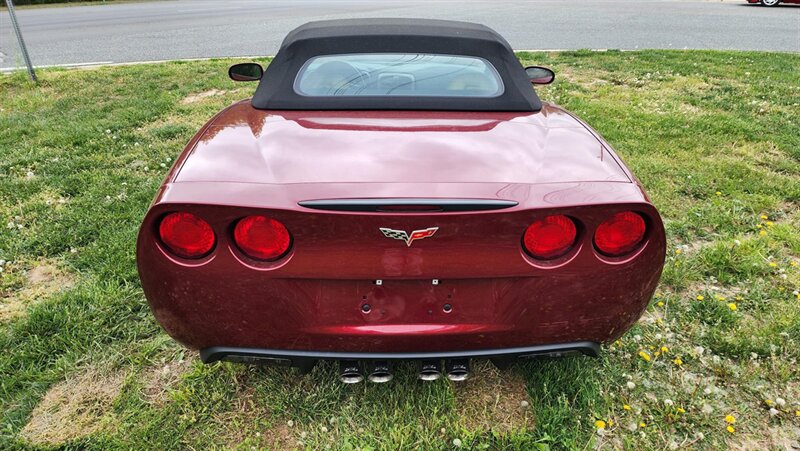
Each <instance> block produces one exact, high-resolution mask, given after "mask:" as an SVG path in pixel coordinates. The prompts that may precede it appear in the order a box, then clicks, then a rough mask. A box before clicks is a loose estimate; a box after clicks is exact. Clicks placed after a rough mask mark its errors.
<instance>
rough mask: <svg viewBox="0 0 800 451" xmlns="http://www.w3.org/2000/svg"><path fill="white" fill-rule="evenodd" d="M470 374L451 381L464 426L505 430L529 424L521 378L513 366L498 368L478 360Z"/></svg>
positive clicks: (469, 428) (499, 431)
mask: <svg viewBox="0 0 800 451" xmlns="http://www.w3.org/2000/svg"><path fill="white" fill-rule="evenodd" d="M475 367H476V368H474V369H473V371H472V375H471V378H470V379H468V380H467V381H465V382H463V383H459V384H455V385H454V387H455V388H454V390H455V392H456V396H455V399H456V411H458V412H459V413H460V414H461V421H462V422H463V424H464V427H465V428H466V429H468V430H483V431H492V432H495V433H501V434H502V433H507V432H510V431H519V430H527V429H530V428H531V427H532V426H533V415H532V414H531V411H530V407H529V404H528V391H527V390H526V389H525V380H524V379H523V377H522V375H520V374H519V372H517V371H515V370H513V369H512V370H508V371H500V370H498V369H497V368H495V367H494V365H492V364H491V363H490V362H488V361H487V362H483V361H478V362H476V365H475Z"/></svg>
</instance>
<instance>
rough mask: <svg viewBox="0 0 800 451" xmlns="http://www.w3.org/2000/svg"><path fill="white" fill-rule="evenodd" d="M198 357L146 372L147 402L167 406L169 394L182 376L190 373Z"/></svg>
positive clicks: (145, 390) (144, 388) (144, 389)
mask: <svg viewBox="0 0 800 451" xmlns="http://www.w3.org/2000/svg"><path fill="white" fill-rule="evenodd" d="M195 360H197V356H194V355H193V356H191V357H186V358H184V359H183V360H180V361H177V360H176V361H172V362H166V363H165V364H164V365H161V366H155V367H152V368H150V369H148V370H146V371H145V373H144V376H143V383H144V387H143V388H142V394H143V395H144V398H145V400H146V401H147V402H148V403H149V404H151V405H153V406H156V407H161V406H163V405H164V404H166V402H167V400H168V394H169V392H170V391H171V390H173V389H174V388H175V387H176V386H177V385H178V383H179V382H180V380H181V376H183V374H184V373H186V372H187V371H189V368H190V367H191V366H192V363H193V362H194V361H195Z"/></svg>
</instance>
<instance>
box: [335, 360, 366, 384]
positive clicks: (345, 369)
mask: <svg viewBox="0 0 800 451" xmlns="http://www.w3.org/2000/svg"><path fill="white" fill-rule="evenodd" d="M339 380H341V381H342V382H344V383H345V384H357V383H359V382H361V381H363V380H364V375H363V374H361V367H360V366H359V365H358V362H356V361H355V360H342V361H340V362H339Z"/></svg>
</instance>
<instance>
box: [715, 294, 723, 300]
mask: <svg viewBox="0 0 800 451" xmlns="http://www.w3.org/2000/svg"><path fill="white" fill-rule="evenodd" d="M715 297H716V298H717V300H718V301H724V300H725V296H720V295H716V296H715Z"/></svg>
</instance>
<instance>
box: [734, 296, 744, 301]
mask: <svg viewBox="0 0 800 451" xmlns="http://www.w3.org/2000/svg"><path fill="white" fill-rule="evenodd" d="M734 299H736V300H737V301H741V300H742V297H741V296H736V297H735V298H734Z"/></svg>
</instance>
